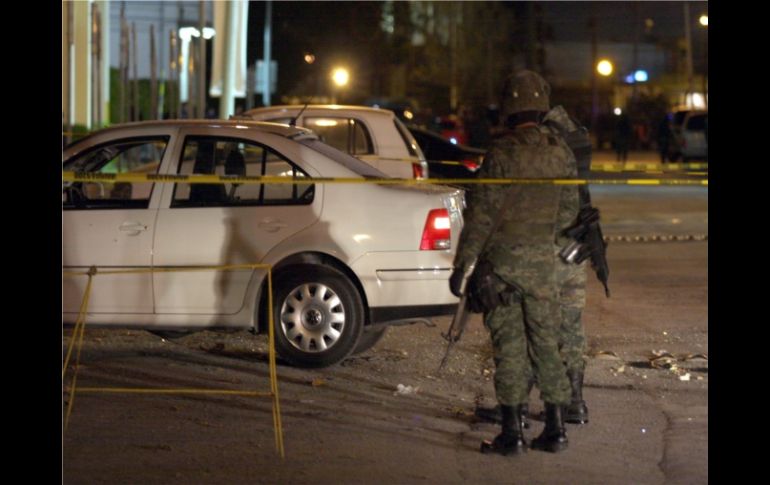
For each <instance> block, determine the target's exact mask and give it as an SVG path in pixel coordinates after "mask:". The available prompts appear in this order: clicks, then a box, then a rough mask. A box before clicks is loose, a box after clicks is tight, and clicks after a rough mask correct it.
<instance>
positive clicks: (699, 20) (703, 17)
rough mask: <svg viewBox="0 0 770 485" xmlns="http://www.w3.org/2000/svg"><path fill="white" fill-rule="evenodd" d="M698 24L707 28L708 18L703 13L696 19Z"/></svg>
mask: <svg viewBox="0 0 770 485" xmlns="http://www.w3.org/2000/svg"><path fill="white" fill-rule="evenodd" d="M698 22H700V24H701V25H702V26H704V27H708V26H709V16H708V15H707V14H705V13H704V14H703V15H701V16H700V18H699V19H698Z"/></svg>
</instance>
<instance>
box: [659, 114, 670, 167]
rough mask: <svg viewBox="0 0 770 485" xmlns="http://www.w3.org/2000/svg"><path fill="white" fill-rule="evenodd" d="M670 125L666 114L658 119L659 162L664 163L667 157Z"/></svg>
mask: <svg viewBox="0 0 770 485" xmlns="http://www.w3.org/2000/svg"><path fill="white" fill-rule="evenodd" d="M672 136H673V133H672V132H671V125H670V124H669V122H668V115H666V116H664V117H663V119H662V120H660V124H659V125H658V153H660V163H666V160H667V159H668V148H669V146H670V145H671V138H672Z"/></svg>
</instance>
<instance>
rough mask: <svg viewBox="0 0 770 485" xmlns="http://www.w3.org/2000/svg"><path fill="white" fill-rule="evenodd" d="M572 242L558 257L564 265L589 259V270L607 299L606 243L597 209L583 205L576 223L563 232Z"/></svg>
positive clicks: (608, 293)
mask: <svg viewBox="0 0 770 485" xmlns="http://www.w3.org/2000/svg"><path fill="white" fill-rule="evenodd" d="M563 234H564V236H567V237H569V238H571V239H572V242H571V243H570V244H568V245H567V246H566V247H564V248H563V249H562V250H561V251H560V252H559V256H560V257H561V259H562V260H563V261H564V262H565V263H574V264H580V263H582V262H583V261H585V260H586V259H588V258H591V268H592V269H593V270H594V271H595V272H596V277H597V278H598V279H599V281H601V283H602V285H604V294H605V295H607V297H608V298H609V296H610V289H609V287H608V286H607V279H608V278H609V276H610V268H609V266H608V265H607V243H606V242H604V236H603V235H602V228H601V227H600V226H599V209H597V208H595V207H591V206H590V205H584V206H583V207H582V208H581V209H580V212H579V213H578V218H577V221H576V222H575V223H574V224H573V225H571V226H570V227H568V228H566V229H565V230H564V231H563Z"/></svg>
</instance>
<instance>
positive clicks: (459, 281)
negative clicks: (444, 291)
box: [449, 268, 465, 298]
mask: <svg viewBox="0 0 770 485" xmlns="http://www.w3.org/2000/svg"><path fill="white" fill-rule="evenodd" d="M464 276H465V271H464V270H463V269H462V268H455V269H454V270H453V271H452V276H450V277H449V290H450V291H451V292H452V294H453V295H454V296H456V297H458V298H460V297H461V296H463V294H462V292H461V291H460V287H461V286H462V285H463V277H464Z"/></svg>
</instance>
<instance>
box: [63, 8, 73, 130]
mask: <svg viewBox="0 0 770 485" xmlns="http://www.w3.org/2000/svg"><path fill="white" fill-rule="evenodd" d="M74 29H75V20H74V15H72V2H67V94H66V96H65V100H66V104H65V105H64V131H65V132H67V133H68V135H66V139H67V142H69V141H70V140H71V135H69V133H71V132H72V91H73V89H74V87H73V84H74V83H73V78H74V75H73V74H74V69H73V67H74V65H75V63H74V62H72V52H73V50H74V48H73V44H74V41H73V40H74V36H73V30H74Z"/></svg>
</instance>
